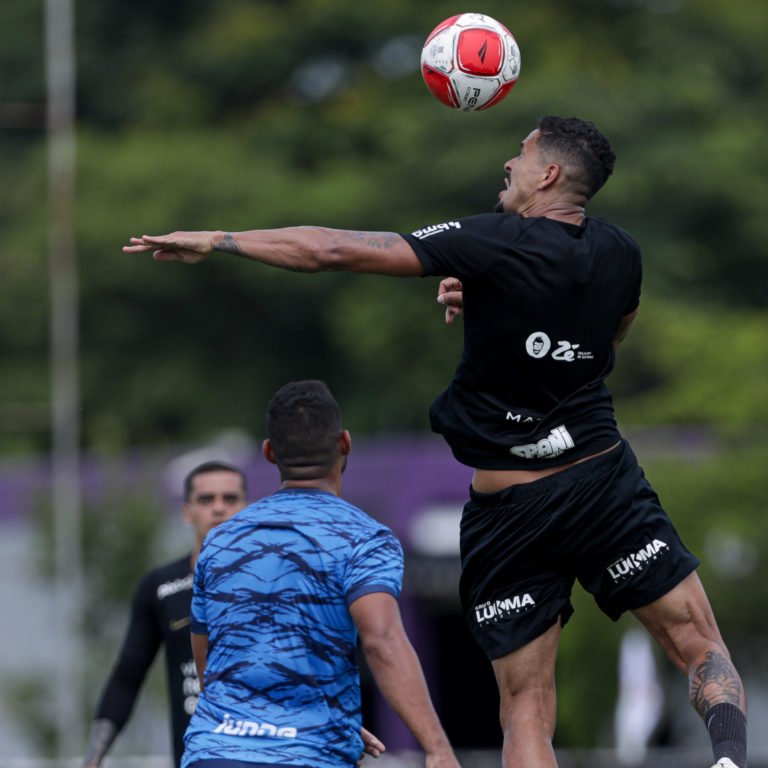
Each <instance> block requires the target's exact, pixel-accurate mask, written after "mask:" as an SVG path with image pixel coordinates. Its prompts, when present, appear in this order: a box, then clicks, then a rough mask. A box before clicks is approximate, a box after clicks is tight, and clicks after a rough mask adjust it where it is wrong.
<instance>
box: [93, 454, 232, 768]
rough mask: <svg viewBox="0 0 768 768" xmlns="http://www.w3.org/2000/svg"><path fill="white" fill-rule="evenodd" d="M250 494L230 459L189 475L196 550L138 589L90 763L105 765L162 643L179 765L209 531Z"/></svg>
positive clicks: (187, 507)
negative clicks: (196, 599) (196, 587)
mask: <svg viewBox="0 0 768 768" xmlns="http://www.w3.org/2000/svg"><path fill="white" fill-rule="evenodd" d="M246 496H247V490H246V481H245V476H244V474H243V473H242V472H241V470H239V469H237V468H235V467H233V466H231V465H229V464H225V463H223V462H218V461H210V462H206V463H205V464H201V465H200V466H198V467H196V468H195V469H193V470H192V471H191V472H190V473H189V474H188V475H187V477H186V479H185V481H184V506H183V509H182V514H183V516H184V521H185V522H186V523H187V524H188V525H190V526H191V527H192V528H193V530H194V534H195V547H194V550H193V551H192V553H191V554H187V555H184V557H182V558H180V559H179V560H175V561H174V562H172V563H168V564H166V565H163V566H160V567H159V568H156V569H155V570H153V571H150V572H149V573H147V574H146V575H145V576H144V578H143V579H142V580H141V582H140V583H139V585H138V587H137V588H136V591H135V593H134V596H133V601H132V603H131V618H130V623H129V625H128V630H127V632H126V635H125V639H124V641H123V646H122V650H121V651H120V655H119V657H118V659H117V662H116V664H115V666H114V669H113V670H112V674H111V675H110V677H109V679H108V680H107V683H106V685H105V687H104V691H103V693H102V695H101V701H100V703H99V706H98V708H97V710H96V715H95V718H94V721H93V725H92V727H91V733H90V738H89V741H88V747H87V751H86V755H85V766H86V768H96V767H97V766H99V765H100V763H101V761H102V759H103V758H104V755H105V754H106V752H107V750H108V749H109V747H110V746H111V744H112V742H113V741H114V740H115V737H116V736H117V735H118V733H120V731H121V730H122V729H123V727H124V726H125V724H126V722H127V721H128V718H129V717H130V714H131V711H132V709H133V705H134V703H135V702H136V698H137V696H138V695H139V690H140V688H141V685H142V683H143V682H144V678H145V677H146V675H147V672H148V671H149V668H150V666H151V664H152V661H153V660H154V658H155V656H156V655H157V651H158V649H159V648H160V646H161V645H164V646H165V661H166V672H167V679H168V698H169V704H170V710H171V712H170V714H171V738H172V743H173V754H174V761H175V764H176V765H177V766H178V765H179V764H180V762H181V755H182V752H183V751H184V740H183V739H184V731H185V730H186V728H187V725H188V724H189V718H190V717H191V715H192V712H194V709H195V704H196V703H197V694H198V693H199V691H200V687H199V683H198V679H197V669H196V667H195V662H194V659H193V657H192V646H191V640H190V634H189V612H190V603H191V600H192V574H193V571H194V568H195V561H196V560H197V556H198V554H199V553H200V548H201V547H202V544H203V539H205V536H206V534H207V533H208V531H210V530H211V529H212V528H214V527H215V526H217V525H218V524H219V523H221V522H223V521H224V520H227V519H229V518H230V517H232V515H234V514H235V512H238V511H240V510H241V509H242V508H243V507H244V506H245V504H246Z"/></svg>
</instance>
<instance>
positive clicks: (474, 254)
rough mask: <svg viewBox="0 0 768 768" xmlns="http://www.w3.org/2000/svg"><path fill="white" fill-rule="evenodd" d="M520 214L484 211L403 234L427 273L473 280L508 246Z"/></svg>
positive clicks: (516, 227)
mask: <svg viewBox="0 0 768 768" xmlns="http://www.w3.org/2000/svg"><path fill="white" fill-rule="evenodd" d="M518 222H519V217H517V216H514V215H511V214H507V215H504V214H497V213H483V214H478V215H477V216H468V217H466V218H463V219H456V220H454V221H446V222H443V223H441V224H434V225H432V226H428V227H422V228H421V229H417V230H415V231H414V232H411V233H410V234H403V237H404V238H405V239H406V240H407V241H408V243H409V245H410V246H411V247H412V248H413V250H414V251H415V252H416V255H417V256H418V257H419V260H420V261H421V263H422V265H423V267H424V274H425V275H437V276H441V277H457V278H459V279H460V280H473V279H476V278H479V277H482V276H483V275H484V274H485V273H486V272H487V271H488V270H489V269H490V268H491V267H492V266H493V265H494V264H495V263H496V262H497V261H498V259H499V258H500V256H501V254H502V253H503V252H504V250H505V249H506V248H507V247H509V246H510V245H511V244H512V242H513V241H514V239H515V238H516V236H517V232H518V230H519V224H518Z"/></svg>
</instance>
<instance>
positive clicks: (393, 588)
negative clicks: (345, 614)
mask: <svg viewBox="0 0 768 768" xmlns="http://www.w3.org/2000/svg"><path fill="white" fill-rule="evenodd" d="M402 585H403V548H402V547H401V546H400V542H399V541H398V540H397V537H396V536H395V535H394V534H393V533H392V531H390V530H389V529H386V528H382V529H380V530H379V531H377V533H376V534H375V535H374V536H370V537H368V538H367V539H365V541H362V542H360V543H359V544H358V545H357V546H356V547H355V551H354V553H353V555H352V558H351V559H350V562H349V563H348V565H347V568H346V572H345V576H344V596H345V600H346V603H347V605H350V604H351V603H353V602H354V601H355V600H357V599H358V598H359V597H362V596H363V595H367V594H370V593H372V592H387V593H389V594H390V595H392V596H393V597H398V596H399V595H400V590H401V589H402Z"/></svg>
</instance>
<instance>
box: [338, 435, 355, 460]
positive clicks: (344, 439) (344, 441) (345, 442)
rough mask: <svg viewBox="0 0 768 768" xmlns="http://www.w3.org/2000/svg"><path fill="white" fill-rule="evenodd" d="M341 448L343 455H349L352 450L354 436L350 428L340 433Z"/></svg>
mask: <svg viewBox="0 0 768 768" xmlns="http://www.w3.org/2000/svg"><path fill="white" fill-rule="evenodd" d="M339 450H340V451H341V455H342V456H349V453H350V451H351V450H352V436H351V435H350V434H349V430H348V429H345V430H343V431H342V433H341V434H340V435H339Z"/></svg>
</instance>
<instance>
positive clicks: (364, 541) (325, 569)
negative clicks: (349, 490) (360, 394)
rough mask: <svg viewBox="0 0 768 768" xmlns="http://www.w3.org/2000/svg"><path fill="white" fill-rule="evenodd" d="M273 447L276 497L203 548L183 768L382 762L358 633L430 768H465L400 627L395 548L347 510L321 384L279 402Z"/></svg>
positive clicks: (335, 428) (342, 434) (273, 409)
mask: <svg viewBox="0 0 768 768" xmlns="http://www.w3.org/2000/svg"><path fill="white" fill-rule="evenodd" d="M267 435H268V439H267V440H266V441H265V442H264V454H265V456H266V457H267V459H268V460H269V461H270V462H272V463H274V464H276V465H277V467H278V469H279V472H280V478H281V481H282V485H281V488H280V490H278V491H277V492H276V493H274V494H272V495H271V496H268V497H266V498H264V499H262V500H261V501H259V502H257V503H255V504H252V505H251V506H249V507H247V508H246V509H244V510H242V511H241V512H240V513H239V514H238V515H236V516H235V517H233V518H232V519H231V520H230V521H228V522H227V523H226V524H223V525H221V526H220V527H219V528H218V529H217V530H216V531H215V532H213V533H212V534H211V535H209V536H208V537H207V538H206V541H205V545H204V547H203V550H202V552H201V555H200V558H199V560H198V563H197V567H196V570H195V584H194V596H193V600H192V624H191V628H192V647H193V651H194V655H195V661H196V663H197V666H198V671H199V675H200V679H201V680H203V682H204V686H203V691H202V693H201V696H200V699H199V702H198V706H197V709H196V711H195V714H194V716H193V718H192V721H191V723H190V725H189V728H188V730H187V733H186V736H185V752H184V759H183V763H182V765H183V768H235V766H237V765H238V764H245V765H247V766H248V767H249V768H254V766H273V765H281V766H291V767H293V766H295V767H296V768H310V767H311V768H325V766H327V767H328V768H338V767H339V766H353V765H355V764H356V763H358V762H359V760H360V759H361V756H362V753H363V752H364V751H365V752H367V753H369V754H371V755H373V756H378V754H379V753H380V752H381V751H383V749H384V745H383V744H382V743H381V742H380V741H378V739H376V737H374V736H373V735H372V734H369V733H368V732H367V731H364V730H363V729H362V719H361V703H360V680H359V673H358V668H357V658H356V642H357V637H358V632H359V635H360V639H361V642H362V648H363V651H364V653H365V656H366V660H367V661H368V664H369V666H370V667H371V671H372V672H373V675H374V677H375V679H376V682H377V683H378V685H379V687H380V689H381V691H382V693H383V694H384V696H385V697H386V698H387V700H388V701H389V703H390V704H391V705H392V707H393V708H394V709H395V711H396V712H397V713H398V714H399V715H400V717H402V719H403V720H404V722H405V723H406V725H408V727H409V728H410V729H411V731H412V732H413V734H414V736H415V737H416V739H417V740H418V741H419V743H420V744H421V746H422V747H423V749H424V751H425V753H426V758H427V766H428V767H429V768H458V763H457V761H456V758H455V756H454V755H453V751H452V749H451V746H450V744H449V743H448V739H447V737H446V736H445V733H444V731H443V729H442V727H441V726H440V723H439V721H438V718H437V716H436V714H435V711H434V709H433V707H432V704H431V701H430V697H429V693H428V691H427V687H426V684H425V681H424V676H423V674H422V671H421V666H420V664H419V661H418V659H417V657H416V654H415V652H414V650H413V648H412V646H411V644H410V643H409V641H408V639H407V637H406V635H405V632H404V630H403V627H402V623H401V620H400V613H399V609H398V606H397V600H396V598H397V596H398V595H399V593H400V588H401V582H402V573H403V553H402V548H401V547H400V543H399V542H398V540H397V538H396V537H395V536H394V534H393V533H392V532H391V531H390V530H389V529H388V528H387V527H385V526H384V525H381V524H380V523H378V522H376V521H375V520H373V519H372V518H371V517H369V516H368V515H366V514H365V513H364V512H362V511H361V510H360V509H358V508H357V507H354V506H352V505H351V504H348V503H347V502H345V501H344V500H343V499H341V498H339V494H340V492H341V475H342V472H343V471H344V467H345V466H346V461H347V455H348V454H349V451H350V446H351V443H350V437H349V432H347V431H346V430H343V429H342V428H341V414H340V411H339V407H338V404H337V403H336V401H335V400H334V398H333V396H332V395H331V393H330V391H329V390H328V388H327V387H326V386H325V384H323V383H322V382H320V381H303V382H294V383H291V384H288V385H286V386H285V387H283V388H282V389H280V390H279V391H278V392H277V393H276V394H275V396H274V397H273V398H272V400H271V402H270V404H269V408H268V411H267ZM361 733H362V738H361Z"/></svg>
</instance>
